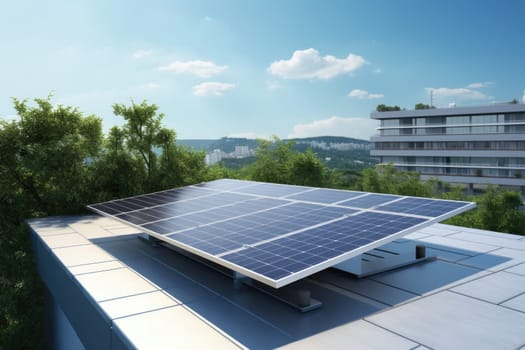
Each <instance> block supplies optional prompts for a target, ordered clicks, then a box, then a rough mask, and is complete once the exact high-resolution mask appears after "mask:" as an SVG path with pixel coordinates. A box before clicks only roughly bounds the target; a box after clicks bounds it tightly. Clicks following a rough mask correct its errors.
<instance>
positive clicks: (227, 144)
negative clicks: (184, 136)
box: [177, 136, 370, 153]
mask: <svg viewBox="0 0 525 350" xmlns="http://www.w3.org/2000/svg"><path fill="white" fill-rule="evenodd" d="M290 140H292V141H295V142H296V143H297V144H305V143H309V142H317V143H322V142H325V143H326V144H330V143H348V144H351V143H355V144H362V145H370V142H369V141H366V140H360V139H354V138H351V137H340V136H318V137H305V138H297V139H285V140H283V141H290ZM177 143H178V144H180V145H184V146H187V147H189V148H192V149H194V150H203V151H205V152H211V151H213V150H216V149H220V150H222V151H224V152H226V153H230V152H233V151H234V150H235V146H248V147H249V148H251V149H255V148H257V146H258V144H259V142H258V141H257V140H255V139H246V138H238V137H222V138H220V139H218V140H210V139H188V140H177Z"/></svg>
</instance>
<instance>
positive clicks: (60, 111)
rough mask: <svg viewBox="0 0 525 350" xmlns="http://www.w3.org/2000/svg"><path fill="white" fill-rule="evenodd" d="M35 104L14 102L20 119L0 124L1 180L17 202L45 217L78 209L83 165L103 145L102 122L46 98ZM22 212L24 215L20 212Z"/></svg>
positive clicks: (84, 174)
mask: <svg viewBox="0 0 525 350" xmlns="http://www.w3.org/2000/svg"><path fill="white" fill-rule="evenodd" d="M35 102H36V106H29V105H28V103H27V101H26V100H24V101H19V100H17V99H14V106H15V110H16V111H17V113H18V116H19V120H15V121H12V122H5V121H2V122H0V177H2V178H3V182H4V183H5V184H6V185H7V184H9V186H10V188H11V189H17V191H20V197H22V198H18V199H19V200H21V201H22V202H24V203H25V204H26V206H27V207H26V209H27V208H32V209H34V210H36V211H39V212H41V213H44V214H50V213H54V214H57V213H67V212H71V211H73V212H74V211H78V210H79V208H78V203H82V202H83V201H84V198H85V196H87V195H88V194H89V191H87V184H86V180H87V179H88V177H87V171H86V170H87V164H88V161H89V159H93V158H94V157H96V156H97V154H98V151H99V148H100V145H101V142H102V127H101V120H100V119H99V118H97V117H95V116H87V117H84V116H83V115H82V113H80V112H79V111H78V110H77V109H75V108H71V107H65V106H61V105H58V106H57V107H54V106H53V105H52V104H51V101H50V98H47V99H35ZM24 214H26V215H27V214H28V213H27V212H25V213H24Z"/></svg>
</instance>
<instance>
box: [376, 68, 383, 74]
mask: <svg viewBox="0 0 525 350" xmlns="http://www.w3.org/2000/svg"><path fill="white" fill-rule="evenodd" d="M381 72H382V70H381V68H376V69H374V73H376V74H379V73H381Z"/></svg>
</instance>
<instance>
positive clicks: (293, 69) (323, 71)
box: [268, 48, 365, 79]
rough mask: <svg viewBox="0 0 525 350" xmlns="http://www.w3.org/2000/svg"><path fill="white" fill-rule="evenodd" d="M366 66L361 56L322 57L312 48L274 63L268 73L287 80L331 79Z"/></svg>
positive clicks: (298, 51)
mask: <svg viewBox="0 0 525 350" xmlns="http://www.w3.org/2000/svg"><path fill="white" fill-rule="evenodd" d="M364 64H365V60H364V58H363V57H361V56H357V55H353V54H349V55H348V56H347V57H346V58H337V57H335V56H332V55H326V56H322V57H321V56H320V55H319V51H317V50H316V49H313V48H310V49H306V50H297V51H295V52H294V53H293V55H292V57H291V58H290V59H288V60H280V61H275V62H273V63H272V64H271V65H270V67H269V68H268V72H270V73H271V74H273V75H276V76H279V77H282V78H287V79H330V78H333V77H335V76H338V75H341V74H344V73H350V72H353V71H354V70H356V69H358V68H359V67H361V66H362V65H364Z"/></svg>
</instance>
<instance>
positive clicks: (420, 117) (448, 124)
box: [370, 103, 525, 191]
mask: <svg viewBox="0 0 525 350" xmlns="http://www.w3.org/2000/svg"><path fill="white" fill-rule="evenodd" d="M371 118H372V119H377V120H379V121H380V126H379V127H378V128H377V131H378V134H377V135H374V136H372V138H371V142H372V149H371V151H370V154H371V155H372V156H374V157H376V158H378V160H379V162H380V163H381V164H388V163H392V164H393V165H394V166H395V167H396V168H398V169H400V170H409V171H417V172H419V173H420V174H421V178H422V179H428V178H431V177H437V178H439V179H441V180H443V181H446V182H450V183H462V184H468V185H470V186H473V185H476V184H483V185H485V184H494V185H502V186H511V187H519V188H520V189H521V190H522V191H524V190H525V104H520V103H518V104H498V105H490V106H483V107H454V108H437V109H425V110H404V111H392V112H373V113H372V114H371Z"/></svg>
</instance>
